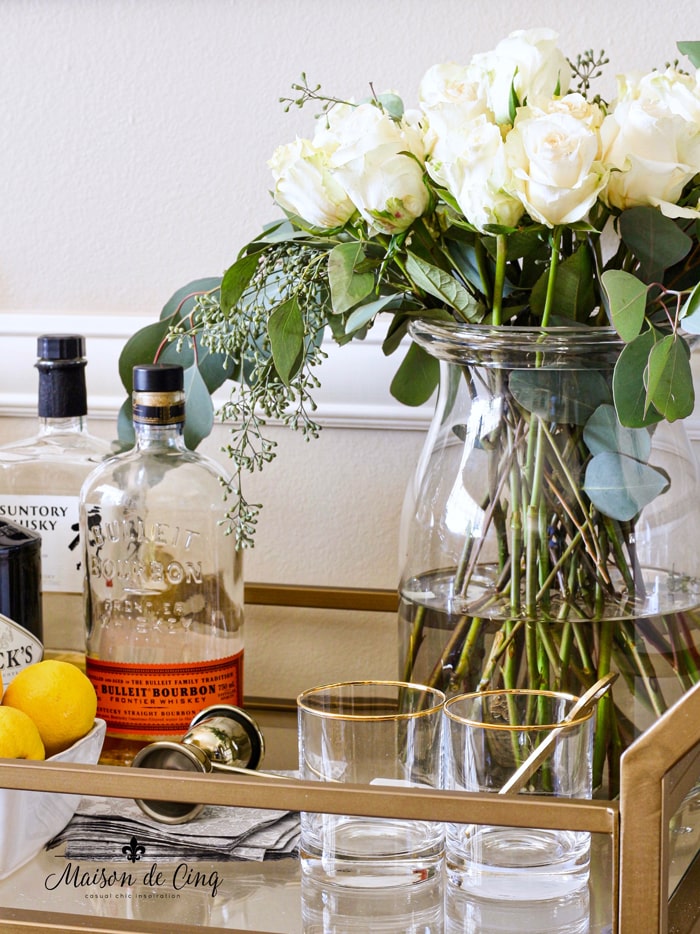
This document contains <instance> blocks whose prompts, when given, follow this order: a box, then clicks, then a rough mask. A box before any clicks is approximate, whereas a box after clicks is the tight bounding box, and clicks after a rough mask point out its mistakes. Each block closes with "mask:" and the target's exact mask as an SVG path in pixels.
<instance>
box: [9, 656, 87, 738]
mask: <svg viewBox="0 0 700 934" xmlns="http://www.w3.org/2000/svg"><path fill="white" fill-rule="evenodd" d="M2 704H3V706H6V707H14V708H16V709H17V710H21V711H23V712H24V713H25V714H27V715H28V716H29V717H31V719H32V720H33V721H34V723H35V724H36V726H37V728H38V730H39V735H40V736H41V739H42V742H43V743H44V747H45V749H46V755H47V756H53V755H55V754H56V753H57V752H61V751H62V750H64V749H67V748H68V747H69V746H72V745H73V743H74V742H76V740H79V739H80V738H81V737H83V736H85V734H86V733H88V732H89V731H90V730H91V729H92V725H93V723H94V721H95V712H96V710H97V695H96V694H95V689H94V688H93V686H92V684H91V683H90V680H89V678H88V677H87V675H85V674H83V672H82V671H81V670H80V669H79V668H76V666H75V665H72V664H71V663H70V662H62V661H59V660H58V659H44V661H41V662H36V663H35V664H33V665H29V666H28V667H27V668H24V669H23V670H22V671H20V673H19V674H18V675H15V677H14V679H13V681H11V682H10V684H8V686H7V689H6V690H5V694H4V696H3V699H2Z"/></svg>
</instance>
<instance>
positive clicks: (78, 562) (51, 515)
mask: <svg viewBox="0 0 700 934" xmlns="http://www.w3.org/2000/svg"><path fill="white" fill-rule="evenodd" d="M0 519H9V520H10V521H11V522H16V523H17V524H18V525H23V526H24V527H25V529H31V530H32V531H34V532H38V533H39V534H40V535H41V587H42V590H45V591H51V592H60V593H82V592H83V576H84V574H83V564H82V560H83V555H82V549H81V548H80V538H79V535H78V497H77V496H40V495H34V494H32V495H15V494H9V493H2V494H0Z"/></svg>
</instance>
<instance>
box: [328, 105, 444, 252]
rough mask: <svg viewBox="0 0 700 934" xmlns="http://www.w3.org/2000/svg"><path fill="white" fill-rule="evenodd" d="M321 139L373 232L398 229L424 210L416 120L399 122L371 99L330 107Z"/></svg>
mask: <svg viewBox="0 0 700 934" xmlns="http://www.w3.org/2000/svg"><path fill="white" fill-rule="evenodd" d="M319 138H321V139H323V140H324V141H325V142H326V144H327V145H328V146H329V147H330V149H331V152H330V155H329V166H330V169H331V171H332V173H333V177H334V178H335V179H336V180H337V181H338V182H339V183H340V184H341V185H342V186H343V188H344V189H345V191H347V193H348V196H349V197H350V198H351V200H352V201H353V203H354V205H355V207H356V208H357V209H358V211H359V212H360V214H361V215H362V216H363V218H364V219H365V220H366V221H367V223H368V225H369V226H370V229H371V230H376V231H381V232H383V233H388V234H394V233H398V232H400V231H402V230H405V229H406V228H407V227H409V226H410V225H411V224H412V223H413V221H414V220H415V218H416V217H420V215H421V214H422V213H423V212H424V211H425V209H426V208H427V206H428V201H429V195H428V189H427V188H426V186H425V182H424V181H423V172H424V165H423V162H424V157H425V150H424V146H423V139H422V135H421V131H420V128H419V127H418V125H417V124H415V123H413V122H408V121H406V120H402V121H400V122H397V121H395V120H393V119H392V118H391V117H389V116H387V115H386V114H385V113H384V112H383V111H382V110H381V109H380V108H379V107H377V106H375V105H374V104H371V103H367V104H360V105H358V106H357V107H343V108H342V109H339V108H335V107H334V108H333V110H332V111H331V112H330V115H329V125H328V127H327V128H323V129H321V130H320V135H319ZM409 153H410V154H411V155H409Z"/></svg>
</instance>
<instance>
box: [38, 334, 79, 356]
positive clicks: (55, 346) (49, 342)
mask: <svg viewBox="0 0 700 934" xmlns="http://www.w3.org/2000/svg"><path fill="white" fill-rule="evenodd" d="M36 355H37V357H39V359H40V360H78V359H81V358H82V357H84V356H85V338H84V337H82V336H81V335H80V334H42V335H41V337H38V338H37V342H36Z"/></svg>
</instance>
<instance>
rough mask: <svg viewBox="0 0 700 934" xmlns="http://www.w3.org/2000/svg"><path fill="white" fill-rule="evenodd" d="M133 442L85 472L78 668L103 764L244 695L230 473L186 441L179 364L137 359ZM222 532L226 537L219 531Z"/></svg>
mask: <svg viewBox="0 0 700 934" xmlns="http://www.w3.org/2000/svg"><path fill="white" fill-rule="evenodd" d="M133 376H134V391H133V397H132V401H133V419H134V429H135V433H136V444H135V447H134V448H133V449H132V450H131V451H129V452H127V453H124V454H118V455H116V456H115V457H112V458H110V459H109V460H107V461H105V463H104V464H102V465H100V466H99V467H98V468H97V469H96V470H95V471H93V473H92V474H91V475H90V476H89V477H88V478H87V480H86V481H85V483H84V485H83V488H82V491H81V496H80V527H81V538H82V541H83V545H84V553H85V567H86V575H87V588H86V604H87V605H86V619H87V657H86V670H87V674H88V677H89V678H90V680H91V681H92V683H93V685H94V687H95V690H96V692H97V715H98V717H103V718H104V719H105V720H106V721H107V739H106V741H105V747H104V751H103V756H102V760H101V761H103V762H112V763H122V764H126V763H128V762H130V761H131V759H132V758H133V756H134V755H135V753H136V752H137V751H138V749H139V748H141V747H142V746H144V745H145V744H147V743H150V742H153V741H155V740H159V739H179V738H181V737H182V736H183V735H184V734H185V733H186V732H187V728H188V726H189V723H190V721H191V720H192V718H193V717H194V715H195V714H196V713H198V712H199V711H200V710H202V709H203V708H205V707H208V706H211V705H213V704H234V705H237V706H240V705H241V703H242V700H243V572H242V557H241V553H240V552H239V551H237V550H236V547H235V535H234V534H233V533H232V531H231V529H230V528H228V527H227V522H226V520H225V518H224V517H225V511H226V507H225V492H226V478H225V477H224V475H223V474H222V471H221V469H220V468H219V466H218V465H217V464H216V463H215V462H214V461H212V460H210V459H209V458H207V457H204V456H202V455H201V454H198V453H196V452H193V451H189V450H188V449H187V448H186V447H185V443H184V438H183V426H184V419H185V404H184V400H185V397H184V391H183V370H182V367H180V366H173V365H167V364H163V365H152V366H137V367H134V371H133ZM227 533H228V534H227Z"/></svg>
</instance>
